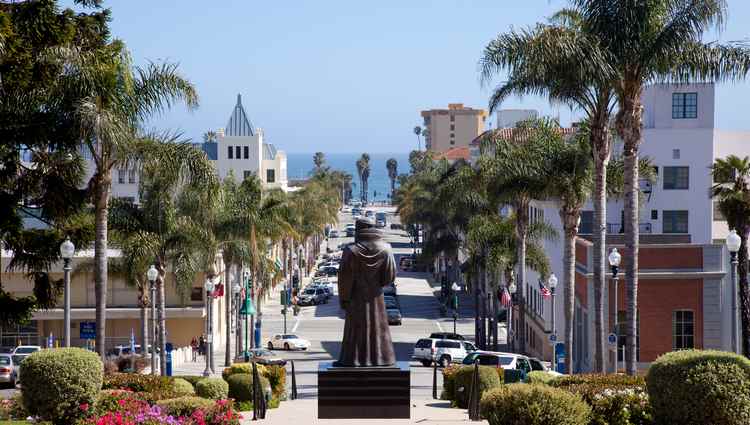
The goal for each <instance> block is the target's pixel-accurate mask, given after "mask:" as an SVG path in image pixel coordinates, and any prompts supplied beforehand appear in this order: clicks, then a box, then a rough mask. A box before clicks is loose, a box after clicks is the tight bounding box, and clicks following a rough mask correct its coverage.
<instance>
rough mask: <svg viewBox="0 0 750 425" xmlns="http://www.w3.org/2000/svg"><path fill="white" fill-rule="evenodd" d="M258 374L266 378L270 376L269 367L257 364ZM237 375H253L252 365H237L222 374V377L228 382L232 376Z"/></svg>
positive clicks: (226, 369)
mask: <svg viewBox="0 0 750 425" xmlns="http://www.w3.org/2000/svg"><path fill="white" fill-rule="evenodd" d="M256 366H257V369H258V374H260V375H263V376H266V375H267V374H268V370H267V366H264V365H262V364H258V363H256ZM236 373H253V364H252V363H235V364H233V365H231V366H229V367H227V368H225V369H224V370H223V371H222V372H221V377H222V378H224V380H225V381H226V380H227V378H229V377H230V376H231V375H234V374H236Z"/></svg>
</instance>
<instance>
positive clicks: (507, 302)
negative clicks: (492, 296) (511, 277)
mask: <svg viewBox="0 0 750 425" xmlns="http://www.w3.org/2000/svg"><path fill="white" fill-rule="evenodd" d="M511 303H512V301H511V298H510V293H509V292H508V288H503V293H502V295H500V304H502V305H503V306H504V307H506V308H510V307H511Z"/></svg>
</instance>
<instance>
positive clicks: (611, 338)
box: [607, 334, 617, 347]
mask: <svg viewBox="0 0 750 425" xmlns="http://www.w3.org/2000/svg"><path fill="white" fill-rule="evenodd" d="M607 344H609V345H610V346H611V347H614V346H616V345H617V335H615V334H609V335H607Z"/></svg>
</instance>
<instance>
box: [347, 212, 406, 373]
mask: <svg viewBox="0 0 750 425" xmlns="http://www.w3.org/2000/svg"><path fill="white" fill-rule="evenodd" d="M395 278H396V261H395V260H394V259H393V253H392V252H391V247H390V245H389V244H388V243H387V242H385V241H384V240H383V238H382V236H381V233H380V231H379V230H378V229H377V228H375V223H374V222H373V221H372V220H371V219H366V218H364V219H359V220H357V223H356V227H355V235H354V243H353V244H350V245H349V246H347V247H346V248H344V252H343V253H342V255H341V267H340V269H339V274H338V288H339V302H340V304H341V308H342V309H344V310H345V311H346V322H345V324H344V338H343V340H342V341H341V354H340V355H339V360H338V362H336V363H334V366H337V367H372V366H393V365H394V364H395V363H396V354H395V353H394V351H393V342H391V331H390V329H389V327H388V315H387V314H386V311H385V303H384V301H383V287H384V286H386V285H388V284H390V283H392V282H393V281H394V279H395Z"/></svg>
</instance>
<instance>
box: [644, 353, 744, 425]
mask: <svg viewBox="0 0 750 425" xmlns="http://www.w3.org/2000/svg"><path fill="white" fill-rule="evenodd" d="M646 384H647V386H648V393H649V397H650V400H651V405H652V407H653V409H654V419H655V420H656V423H658V424H678V423H679V424H684V425H691V424H722V425H739V424H745V425H746V424H748V423H750V360H748V359H747V358H745V357H742V356H740V355H737V354H734V353H729V352H723V351H713V350H706V351H701V350H684V351H675V352H671V353H667V354H664V355H662V356H661V357H659V358H658V359H656V361H654V362H653V363H652V364H651V367H650V368H649V371H648V375H647V376H646Z"/></svg>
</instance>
